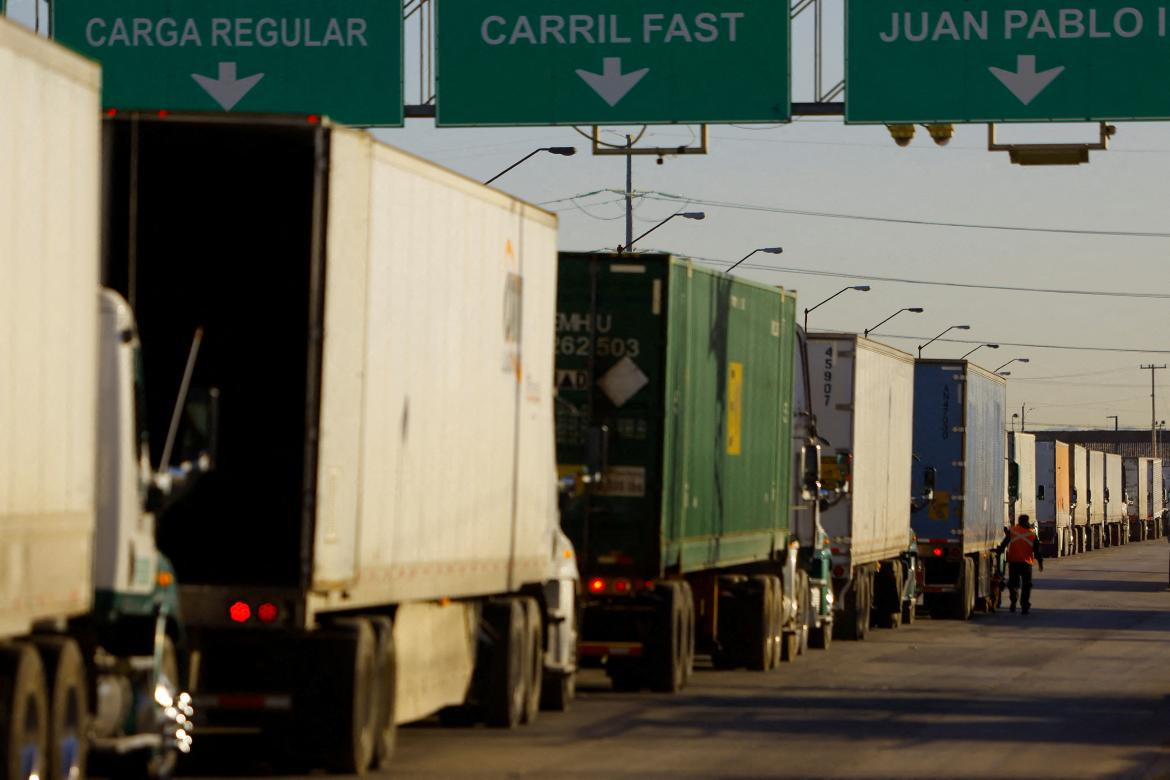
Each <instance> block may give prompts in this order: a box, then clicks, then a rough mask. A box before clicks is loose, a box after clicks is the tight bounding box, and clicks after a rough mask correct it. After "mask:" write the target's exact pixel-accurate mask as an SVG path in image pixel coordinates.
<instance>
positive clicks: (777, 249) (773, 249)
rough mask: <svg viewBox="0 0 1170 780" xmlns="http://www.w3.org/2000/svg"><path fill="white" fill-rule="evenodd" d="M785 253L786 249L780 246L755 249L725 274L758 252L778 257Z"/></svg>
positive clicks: (726, 272)
mask: <svg viewBox="0 0 1170 780" xmlns="http://www.w3.org/2000/svg"><path fill="white" fill-rule="evenodd" d="M783 251H784V247H780V246H765V247H760V248H759V249H753V250H752V251H750V252H748V253H747V254H746V255H744V256H743V257H741V258H739V259H738V260H736V261H735V262H734V263H732V264H731V268H728V269H727V270H726V271H724V272H723V273H725V274H729V273H731V271H732V269H733V268H735V267H736V266H737V265H739V264H740V263H742V262H743V261H744V260H747V259H748V258H749V257H751V256H752V255H754V254H755V253H756V252H767V253H768V254H770V255H778V254H780V253H781V252H783Z"/></svg>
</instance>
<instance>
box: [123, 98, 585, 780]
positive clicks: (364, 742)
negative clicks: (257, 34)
mask: <svg viewBox="0 0 1170 780" xmlns="http://www.w3.org/2000/svg"><path fill="white" fill-rule="evenodd" d="M107 132H108V133H109V136H110V138H109V143H110V148H111V149H112V150H114V151H113V157H112V159H111V160H110V161H109V162H108V167H109V170H110V188H111V193H112V194H111V197H110V201H111V202H112V203H114V204H116V205H117V204H123V205H121V206H118V207H117V208H115V209H113V210H112V211H111V212H110V214H109V215H108V223H107V227H108V229H109V231H110V234H111V235H112V236H118V237H123V238H121V239H120V240H122V241H125V242H126V246H116V247H114V248H113V251H111V253H110V256H109V257H108V263H107V274H108V279H109V281H110V283H111V284H114V285H116V286H118V287H119V289H123V288H124V289H126V290H127V291H128V292H129V291H131V290H133V291H134V293H135V295H136V296H137V297H138V299H139V300H140V301H141V305H138V306H136V309H137V310H138V314H139V320H140V323H141V324H142V329H143V333H144V334H146V335H145V336H144V338H145V339H146V343H145V345H144V348H145V350H146V352H147V354H148V355H150V354H151V353H152V352H153V351H158V352H166V351H167V350H168V349H170V348H172V347H173V345H174V342H175V340H176V339H177V338H179V337H180V336H181V334H182V333H184V332H185V328H184V325H185V324H187V323H198V324H199V325H201V326H202V327H203V329H204V332H205V338H204V353H205V357H206V363H205V365H204V367H203V369H202V371H201V372H197V376H196V380H197V381H199V382H203V383H214V384H215V385H216V386H217V387H219V388H220V392H221V398H222V408H223V412H222V417H221V426H220V437H219V442H218V444H219V448H218V449H219V453H220V457H219V463H218V466H217V473H216V475H215V479H214V480H207V481H206V482H205V483H203V484H201V485H198V486H196V487H195V488H194V489H193V490H192V491H191V494H190V496H189V498H188V500H187V501H186V502H185V503H183V504H180V505H176V506H175V507H174V508H173V509H172V510H171V511H170V512H168V514H167V516H166V517H165V518H163V522H162V525H163V529H164V533H163V537H162V543H163V548H164V550H166V551H167V552H168V553H169V554H171V556H172V558H173V561H174V564H175V568H176V571H177V573H178V575H179V578H180V581H182V582H183V583H184V587H183V590H182V597H183V607H184V610H185V623H186V626H187V628H188V630H189V631H190V632H191V635H192V641H193V644H194V646H195V647H196V648H197V654H198V655H197V660H198V663H193V664H192V673H191V677H190V681H191V685H192V688H193V689H194V690H195V691H196V693H197V696H196V704H197V706H198V707H199V708H200V710H201V720H202V722H203V723H202V724H201V728H200V732H201V734H203V735H211V736H213V737H218V736H223V737H225V738H226V737H230V736H231V735H233V734H237V733H242V732H243V733H253V732H255V731H259V732H261V733H262V734H264V735H267V736H269V737H271V738H273V739H275V740H277V741H278V743H279V744H281V745H282V746H283V748H282V750H283V751H284V753H285V754H286V755H288V756H290V757H291V758H293V759H294V760H295V761H297V762H299V763H301V764H303V765H309V766H325V767H329V768H333V769H336V770H343V771H347V772H360V771H363V770H365V769H366V768H367V767H368V766H370V765H371V764H380V763H383V762H385V761H386V759H387V758H388V756H389V754H390V752H391V748H392V738H393V734H394V726H395V724H397V723H405V722H407V721H412V720H417V719H420V718H423V717H426V716H429V715H431V714H433V713H435V712H438V711H440V710H443V711H444V713H445V715H447V716H451V717H472V716H474V717H481V718H483V719H484V720H486V721H487V722H488V723H490V724H492V725H498V726H504V727H508V726H514V725H516V724H517V723H519V722H521V721H522V720H530V719H532V718H533V717H535V716H536V713H537V710H538V709H539V707H540V705H541V703H542V698H543V700H544V704H546V705H548V706H551V707H556V708H561V707H564V706H565V704H566V702H567V701H568V699H569V698H570V697H571V696H572V692H573V685H574V679H575V678H574V675H575V671H576V662H575V645H576V628H575V619H576V611H575V603H576V588H577V568H576V561H575V557H574V552H573V549H572V547H571V545H570V544H569V542H568V540H567V539H566V538H565V537H564V535H563V534H562V533H561V531H560V527H559V517H558V493H557V475H556V461H555V454H554V440H553V397H554V383H553V349H554V344H553V327H552V325H551V323H552V322H553V320H554V315H555V311H556V308H555V304H556V274H557V254H556V236H557V234H556V227H557V225H556V218H555V216H554V215H552V214H550V213H548V212H545V211H542V210H540V209H538V208H534V207H532V206H530V205H528V204H525V203H523V202H521V201H518V200H516V199H515V198H512V197H509V196H507V195H505V194H503V193H501V192H499V191H496V190H493V189H490V188H488V187H484V186H482V185H481V184H479V183H477V182H474V181H472V180H470V179H467V178H464V177H462V176H460V175H458V174H455V173H452V172H450V171H447V170H444V169H441V168H439V167H437V166H435V165H433V164H431V163H428V162H426V161H424V160H421V159H418V158H415V157H412V156H411V155H409V154H406V153H403V152H401V151H398V150H395V149H393V148H391V147H389V146H386V145H384V144H381V143H378V142H376V141H375V140H374V139H373V138H372V137H371V136H370V135H369V134H367V133H365V132H359V131H356V130H350V129H344V128H341V127H337V126H332V125H330V124H328V123H319V122H317V121H316V120H315V119H314V118H309V119H307V120H301V121H297V120H290V119H266V120H263V121H261V120H249V119H247V118H241V119H239V120H229V121H225V119H224V117H222V116H215V117H210V118H206V119H204V118H200V117H190V116H188V117H183V118H157V117H140V116H135V115H129V116H122V115H119V117H117V118H113V119H108V120H107ZM207 203H215V204H216V205H215V230H214V231H208V230H206V225H205V222H204V218H203V216H201V215H203V214H204V212H205V211H206V204H207ZM125 204H130V205H125ZM132 213H133V214H136V216H134V217H133V218H132V216H131V214H132ZM225 237H229V238H225ZM178 239H181V240H178ZM131 250H132V251H131ZM131 255H132V256H136V257H137V258H138V262H137V264H136V265H135V266H134V267H133V268H131V267H128V265H127V264H126V263H125V261H124V258H125V257H127V256H131ZM193 269H194V270H193ZM180 290H181V292H179V291H180ZM176 368H177V367H176V366H169V367H168V366H156V367H155V368H154V369H151V368H150V364H149V363H148V368H147V371H148V375H147V380H148V383H151V382H154V383H157V384H161V385H163V386H167V385H170V384H171V383H173V382H175V381H176V373H175V370H176ZM165 414H166V410H165V409H164V408H162V407H160V406H149V405H148V409H147V416H148V418H150V419H151V420H152V421H154V420H157V419H159V418H160V417H164V416H165ZM203 726H206V727H203Z"/></svg>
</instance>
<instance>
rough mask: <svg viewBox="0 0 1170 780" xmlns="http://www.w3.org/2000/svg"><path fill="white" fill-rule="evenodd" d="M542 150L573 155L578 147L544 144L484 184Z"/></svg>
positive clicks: (488, 182) (568, 155)
mask: <svg viewBox="0 0 1170 780" xmlns="http://www.w3.org/2000/svg"><path fill="white" fill-rule="evenodd" d="M541 152H548V153H549V154H559V155H561V156H562V157H572V156H573V155H575V154H576V153H577V147H575V146H542V147H540V148H539V149H533V150H532V151H531V152H529V153H528V154H526V155H524V156H523V157H521V158H520V159H519V160H517V161H516V162H514V163H512V164H511V165H509V166H508V167H507V168H505V169H504V170H502V171H500V172H499V173H497V174H496V175H495V176H493V177H491V178H490V179H488V180H487V181H485V182H484V184H491V183H492V182H493V181H495V180H496V179H498V178H500V177H501V176H503V175H504V174H505V173H507V172H508V171H510V170H512V169H513V168H515V167H516V166H517V165H519V164H520V163H522V162H524V161H525V160H527V159H528V158H529V157H532V156H533V155H537V154H540V153H541Z"/></svg>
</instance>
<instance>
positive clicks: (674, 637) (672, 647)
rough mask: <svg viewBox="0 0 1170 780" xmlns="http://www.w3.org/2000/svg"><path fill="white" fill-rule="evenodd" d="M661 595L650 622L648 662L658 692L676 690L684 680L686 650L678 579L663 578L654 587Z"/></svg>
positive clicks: (651, 681)
mask: <svg viewBox="0 0 1170 780" xmlns="http://www.w3.org/2000/svg"><path fill="white" fill-rule="evenodd" d="M654 590H655V593H656V594H657V595H658V596H659V597H660V599H661V600H660V603H659V604H658V608H657V610H655V612H656V615H655V616H656V618H657V619H656V620H654V621H653V622H652V623H651V626H652V628H651V632H650V637H649V640H650V641H648V642H647V643H646V644H647V645H648V647H647V649H648V651H649V652H648V653H647V659H646V661H647V663H648V664H649V668H648V670H647V671H648V677H649V682H650V690H652V691H657V692H659V693H677V692H679V691H680V690H682V687H683V683H684V674H683V666H684V665H685V664H684V656H685V653H686V650H685V644H686V641H685V638H684V636H683V632H684V627H683V624H684V619H683V606H682V601H683V600H682V588H680V587H678V583H676V582H664V583H660V584H658V585H657V586H656V587H655V589H654Z"/></svg>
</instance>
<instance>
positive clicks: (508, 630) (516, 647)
mask: <svg viewBox="0 0 1170 780" xmlns="http://www.w3.org/2000/svg"><path fill="white" fill-rule="evenodd" d="M524 614H525V609H524V605H523V603H522V602H521V601H520V599H515V598H507V599H501V600H500V601H497V602H492V603H490V604H488V605H486V606H485V607H484V618H485V619H486V620H487V622H488V625H489V626H490V627H491V629H492V633H493V634H494V636H495V638H496V641H495V645H494V646H493V648H492V652H491V661H490V663H491V667H490V671H489V673H488V684H487V691H486V692H485V697H484V721H485V722H486V723H487V725H489V726H492V727H494V728H503V729H510V728H515V727H516V726H517V725H519V724H520V718H521V717H522V716H523V714H524V706H525V702H526V700H527V694H528V691H527V690H526V689H527V686H526V685H525V677H527V675H528V669H527V668H526V667H525V664H524V662H525V656H526V655H527V654H526V653H525V652H524V645H525V644H526V642H527V637H526V636H525V632H524Z"/></svg>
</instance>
